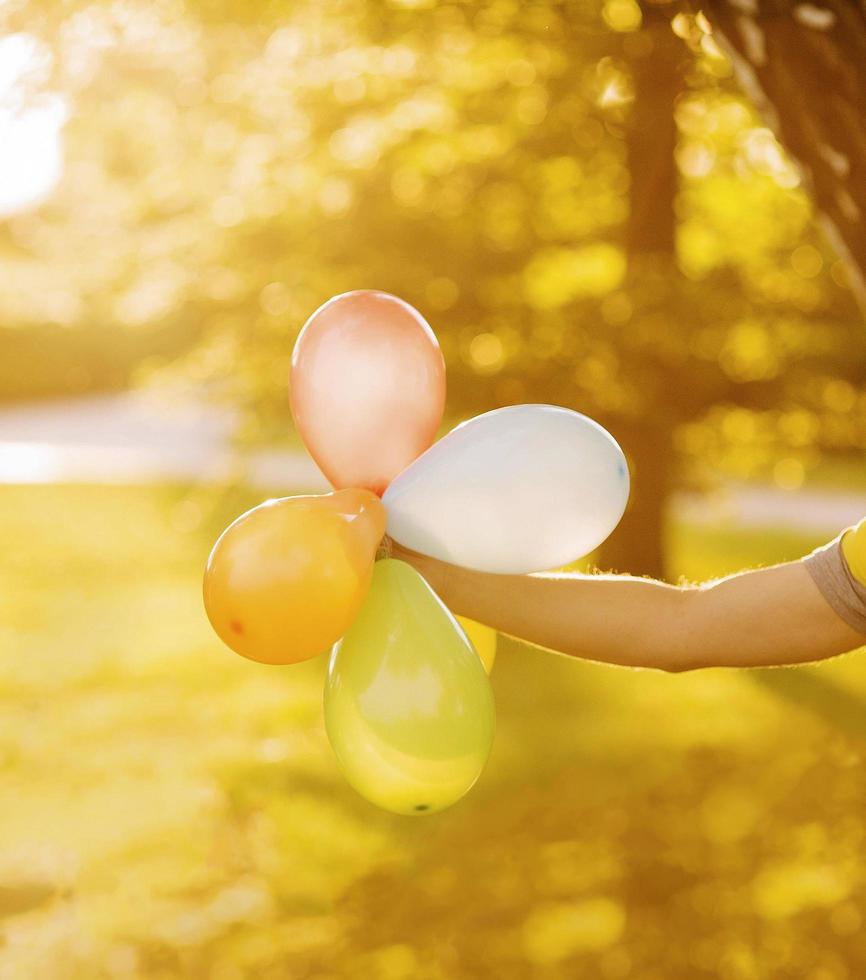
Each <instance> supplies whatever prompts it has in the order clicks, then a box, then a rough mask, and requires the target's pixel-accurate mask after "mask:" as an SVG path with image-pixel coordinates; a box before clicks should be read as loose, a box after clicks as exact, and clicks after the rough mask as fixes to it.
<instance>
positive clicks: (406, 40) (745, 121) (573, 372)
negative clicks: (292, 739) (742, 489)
mask: <svg viewBox="0 0 866 980" xmlns="http://www.w3.org/2000/svg"><path fill="white" fill-rule="evenodd" d="M7 7H8V8H9V9H8V10H7V9H6V8H4V10H3V11H0V21H3V18H5V24H6V25H8V27H9V28H10V29H16V28H17V29H19V30H28V31H31V32H33V33H34V34H39V35H40V36H41V37H42V38H43V39H44V44H45V45H46V46H47V48H48V50H49V51H50V52H51V54H52V55H53V57H54V71H53V75H52V77H51V79H50V81H49V82H48V83H46V84H48V85H50V86H53V87H54V88H55V89H56V90H57V91H58V92H60V93H62V94H63V96H64V97H65V98H66V99H67V100H68V104H69V112H70V121H69V123H68V125H67V128H66V133H67V139H66V144H67V147H66V148H67V175H68V176H67V180H66V181H64V182H63V183H61V185H60V187H59V188H58V191H57V193H56V194H55V195H54V196H53V197H52V198H51V199H50V200H49V201H48V202H46V204H45V205H44V207H43V208H41V209H39V210H37V211H34V212H32V213H27V214H23V215H20V216H17V217H14V218H12V219H11V220H10V221H8V222H7V223H6V228H5V237H4V238H3V239H2V241H0V246H2V248H3V249H4V251H3V255H2V260H3V261H5V262H7V263H8V264H9V265H8V269H7V271H8V272H9V273H10V275H8V276H7V280H8V281H13V280H14V281H20V282H25V283H40V284H45V287H44V288H43V289H24V290H22V292H21V297H20V303H18V305H17V306H10V305H8V304H9V300H8V295H6V296H4V297H3V298H2V299H0V306H2V304H7V305H5V306H2V308H0V313H3V315H4V317H5V319H6V320H7V321H11V320H12V319H13V317H14V318H15V321H16V322H17V323H19V324H20V325H21V326H25V325H26V324H28V323H30V324H41V325H42V326H45V327H50V329H53V330H67V331H68V330H76V329H81V330H86V329H88V325H89V324H92V323H99V324H110V325H114V326H115V327H116V329H117V330H118V331H135V332H138V333H139V334H143V333H145V332H147V331H150V330H155V329H157V328H160V329H162V330H164V329H165V328H166V327H167V326H171V327H172V329H176V330H178V331H187V332H188V333H189V334H190V335H193V336H194V337H195V344H194V347H193V349H192V351H191V352H190V354H189V356H188V357H187V358H186V360H185V362H184V364H183V367H184V369H185V371H186V376H187V377H188V378H191V379H193V380H194V382H195V383H198V382H201V381H206V382H219V383H221V384H222V385H225V386H227V389H228V392H229V394H230V396H231V397H233V398H235V399H236V400H238V401H239V402H241V403H242V404H245V405H247V406H248V407H249V408H250V413H251V419H253V420H254V421H255V423H256V425H257V429H255V430H254V435H255V436H257V437H259V438H269V437H271V436H273V435H275V434H280V433H285V432H287V431H288V429H289V426H290V420H289V418H288V411H287V404H286V398H285V377H286V366H287V362H288V357H289V353H290V349H291V345H292V342H293V339H294V336H295V333H296V331H297V330H298V329H299V328H300V326H301V324H302V323H303V321H304V320H305V319H306V317H307V316H308V315H309V314H310V313H311V312H312V310H313V309H315V308H316V306H318V305H319V303H321V302H322V301H324V300H325V299H327V298H328V297H329V296H330V295H332V294H334V293H337V292H342V291H345V290H347V289H353V288H358V287H377V288H382V289H388V290H390V291H392V292H395V293H398V294H399V295H401V296H404V297H405V298H406V299H407V300H409V301H410V302H412V303H414V304H415V305H416V306H418V307H419V308H420V309H421V310H422V311H423V312H424V313H425V314H426V315H427V317H428V318H429V319H430V321H431V323H432V325H433V326H434V328H435V329H436V331H437V333H438V335H439V337H440V339H441V342H442V345H443V349H444V352H445V355H446V358H447V361H448V369H449V402H448V407H449V414H450V417H451V420H452V421H453V420H456V419H457V418H459V417H460V416H466V415H469V414H473V413H475V412H479V411H484V410H486V409H489V408H491V407H494V406H497V405H504V404H510V403H514V402H522V401H548V402H555V403H559V404H563V405H569V406H572V407H574V408H577V409H579V410H581V411H584V412H586V413H587V414H589V415H591V416H594V417H597V418H599V419H601V420H602V421H603V422H604V423H605V424H606V425H607V426H608V427H609V428H610V430H611V431H612V432H613V433H614V435H615V436H617V437H618V438H619V439H620V440H621V441H622V442H623V444H624V445H625V447H626V449H627V451H628V452H629V455H630V456H631V458H632V461H633V463H634V469H635V474H634V475H635V479H634V496H633V506H632V512H631V513H630V515H629V517H628V518H627V520H626V522H625V524H624V525H623V528H622V531H621V532H620V533H619V534H618V535H617V537H616V538H614V539H612V540H611V542H610V543H609V547H608V549H607V551H606V554H604V555H603V556H602V558H601V561H602V563H603V564H605V565H607V566H612V567H616V568H619V569H620V570H628V571H635V572H650V573H654V574H658V573H660V572H661V571H662V569H663V558H664V555H663V552H664V514H665V510H666V506H667V501H668V497H669V494H670V492H671V491H672V490H673V489H674V488H675V487H676V486H678V485H680V484H681V483H682V481H683V480H684V479H689V480H695V479H698V478H702V477H703V476H705V475H706V473H707V472H708V471H714V472H717V473H718V472H720V471H724V472H727V473H729V474H735V475H739V476H747V475H752V474H754V473H755V472H758V471H761V469H762V468H763V471H764V472H766V469H767V467H768V465H769V466H770V468H772V466H774V465H775V464H777V463H779V462H783V463H784V464H785V467H784V468H783V470H780V471H779V474H780V479H783V480H784V482H785V483H786V485H793V484H794V483H795V482H796V480H797V479H798V478H799V479H801V478H802V470H803V467H804V466H806V465H808V464H809V463H810V461H812V460H813V459H814V458H815V457H816V456H817V454H818V453H819V452H820V451H824V450H839V451H844V450H846V449H850V448H851V447H855V446H862V445H866V400H864V397H863V396H861V394H860V392H859V391H858V390H857V388H856V387H855V384H854V382H855V381H856V379H857V378H858V377H860V376H862V372H863V370H864V368H863V364H864V360H863V345H862V343H860V341H859V338H860V336H861V333H860V330H861V328H860V325H859V322H858V320H857V318H856V316H855V314H854V311H853V309H852V306H851V300H850V295H849V293H848V292H847V291H846V290H845V289H844V288H843V286H842V285H841V282H842V278H841V276H840V275H839V270H838V268H837V263H836V262H835V259H834V256H833V255H832V254H831V253H830V251H829V250H828V249H827V248H826V247H825V246H824V245H823V244H822V243H821V241H820V240H819V238H818V236H817V234H816V229H815V226H814V221H813V215H812V212H811V209H810V205H809V201H808V198H807V197H806V195H805V194H804V193H803V190H802V188H801V187H800V186H799V178H798V177H797V174H796V172H795V171H794V169H793V168H792V167H791V165H790V162H789V161H788V159H787V158H786V157H785V154H784V152H783V151H782V149H781V147H780V145H779V143H778V141H777V140H776V139H775V138H774V137H773V135H772V133H771V132H770V131H769V130H768V129H767V128H766V127H765V126H764V125H762V123H761V122H760V120H759V119H758V118H757V116H756V114H755V112H754V110H753V108H752V107H750V106H749V105H748V104H747V103H746V102H745V101H744V100H743V98H742V96H741V95H740V93H739V92H738V91H737V90H736V88H735V86H734V85H733V83H732V81H731V79H730V65H729V63H728V62H727V60H726V59H725V58H724V56H723V55H722V54H721V52H720V51H719V50H718V47H717V46H716V45H715V43H714V41H713V35H711V34H710V33H709V25H708V24H707V23H706V21H705V20H704V19H702V18H700V17H697V16H696V17H690V16H686V15H685V14H682V15H679V16H678V17H675V18H674V19H673V21H672V22H670V21H668V20H667V19H665V18H664V17H662V16H661V15H659V14H657V13H655V12H654V10H650V9H649V8H648V9H646V10H644V11H643V12H642V11H641V10H640V8H639V7H638V5H637V3H636V2H635V0H599V2H597V3H596V2H586V3H577V2H561V0H547V2H542V0H539V2H536V3H532V4H518V3H510V2H497V3H482V4H460V3H438V4H403V3H400V2H397V0H394V2H392V3H389V4H387V5H383V4H374V3H370V2H369V0H351V2H347V3H345V4H341V5H339V6H333V5H321V4H317V3H315V2H313V0H304V2H299V3H294V4H292V5H284V4H281V3H276V2H268V3H261V4H256V3H245V4H241V3H239V2H231V0H225V2H222V3H219V4H212V3H200V4H194V3H189V4H187V6H186V7H183V8H181V7H179V6H178V5H176V4H171V3H166V4H144V3H134V2H133V3H129V4H123V5H114V4H110V5H109V4H101V3H96V2H92V0H91V2H85V0H77V2H72V0H70V2H69V3H66V4H62V5H58V4H50V3H44V2H36V0H30V2H29V3H28V2H24V0H22V2H21V3H19V4H16V5H7ZM13 7H14V10H13V9H12V8H13ZM671 27H673V28H674V30H671ZM683 38H685V39H686V40H687V41H688V42H689V44H684V43H682V39H683ZM85 204H86V205H87V206H85ZM97 231H98V233H97ZM82 257H85V258H86V259H87V261H82ZM13 274H14V275H13ZM52 318H57V321H58V322H56V323H51V320H52ZM798 474H799V476H798Z"/></svg>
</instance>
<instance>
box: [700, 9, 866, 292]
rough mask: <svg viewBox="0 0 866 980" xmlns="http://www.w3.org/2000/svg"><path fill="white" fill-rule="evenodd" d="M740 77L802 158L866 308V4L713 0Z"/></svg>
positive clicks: (719, 30)
mask: <svg viewBox="0 0 866 980" xmlns="http://www.w3.org/2000/svg"><path fill="white" fill-rule="evenodd" d="M705 9H706V11H707V14H708V16H709V19H710V21H711V23H712V25H713V28H714V30H715V32H716V35H717V36H718V37H719V39H720V40H721V41H722V43H723V44H724V46H725V49H726V50H727V51H728V53H729V54H730V56H731V60H732V62H733V65H734V70H735V73H736V77H737V81H738V83H739V84H740V86H741V87H742V89H743V91H744V92H745V93H746V94H747V95H748V97H749V98H750V99H751V100H752V101H753V103H754V104H755V105H756V106H757V107H758V108H759V109H760V110H761V111H762V114H763V115H764V117H765V118H766V119H767V121H768V123H769V124H770V126H771V127H772V128H773V129H774V130H775V131H776V134H777V136H778V137H779V139H780V140H781V142H782V143H783V144H784V146H785V148H786V149H787V150H788V152H789V153H790V154H791V156H793V157H794V158H795V159H796V160H797V161H798V162H799V163H800V165H801V167H802V169H803V171H804V173H805V175H806V177H807V179H808V182H809V187H810V192H811V194H812V196H813V198H814V200H815V204H816V206H817V209H818V211H819V213H820V215H821V217H822V220H823V224H824V228H825V231H826V232H827V233H828V234H829V235H830V237H831V240H832V242H833V245H834V247H835V248H836V249H837V250H838V251H839V252H840V253H842V254H844V255H845V257H846V258H847V260H848V262H849V264H850V285H851V288H852V290H853V292H854V293H855V295H856V296H857V298H858V300H859V302H860V303H861V305H862V306H863V307H864V309H866V221H864V218H866V135H864V122H866V7H864V6H863V4H862V3H859V2H857V0H821V4H820V5H814V4H810V3H796V2H792V0H770V2H767V0H750V2H749V3H733V2H731V0H708V3H707V4H706V5H705Z"/></svg>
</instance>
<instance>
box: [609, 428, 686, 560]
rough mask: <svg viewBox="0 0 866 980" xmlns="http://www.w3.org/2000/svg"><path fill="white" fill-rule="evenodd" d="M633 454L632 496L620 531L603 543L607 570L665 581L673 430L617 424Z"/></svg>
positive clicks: (624, 444) (626, 450)
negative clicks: (666, 531) (665, 551)
mask: <svg viewBox="0 0 866 980" xmlns="http://www.w3.org/2000/svg"><path fill="white" fill-rule="evenodd" d="M613 428H614V430H615V431H616V434H617V437H618V438H619V439H620V441H621V442H622V446H623V449H624V450H625V452H626V455H627V456H628V463H629V472H630V474H631V481H632V483H631V487H632V492H631V496H630V498H629V503H628V508H627V509H626V512H625V516H624V517H623V519H622V521H621V522H620V524H619V527H618V528H617V529H616V530H615V531H614V533H613V534H612V535H611V536H610V537H609V538H608V540H607V541H606V542H605V543H604V545H602V548H601V553H600V556H599V559H598V567H599V568H600V569H601V570H602V571H610V572H629V573H631V574H633V575H651V576H652V577H653V578H664V577H665V571H666V569H665V558H664V545H665V518H666V514H667V505H668V500H669V497H670V492H671V471H672V466H671V462H672V453H673V446H672V439H671V433H670V431H669V430H666V429H663V428H661V427H660V426H654V425H649V424H648V425H642V424H640V423H637V424H635V425H633V426H627V427H625V428H623V426H622V423H617V424H616V425H614V426H613Z"/></svg>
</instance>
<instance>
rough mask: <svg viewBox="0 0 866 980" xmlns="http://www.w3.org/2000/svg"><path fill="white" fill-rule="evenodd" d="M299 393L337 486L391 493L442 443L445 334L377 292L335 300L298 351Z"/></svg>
mask: <svg viewBox="0 0 866 980" xmlns="http://www.w3.org/2000/svg"><path fill="white" fill-rule="evenodd" d="M289 383H290V399H291V405H292V413H293V414H294V416H295V423H296V424H297V426H298V431H299V432H300V434H301V438H302V439H303V440H304V444H305V445H306V447H307V449H308V450H309V452H310V455H311V456H312V457H313V459H314V460H315V461H316V463H317V464H318V466H319V468H320V469H321V471H322V472H323V473H324V474H325V476H326V477H327V478H328V479H329V480H330V481H331V484H332V485H333V486H334V487H335V488H336V489H337V490H341V489H343V488H345V487H364V488H366V489H368V490H372V491H373V492H374V493H377V494H380V495H381V494H382V493H384V491H385V488H386V487H387V486H388V484H389V483H390V482H391V480H393V478H394V477H395V476H396V475H397V474H398V473H400V472H401V471H402V470H404V469H405V468H406V467H407V466H408V465H409V463H411V462H412V461H413V460H414V459H415V458H416V457H418V456H420V454H421V453H423V452H424V450H425V449H427V448H429V446H430V445H431V444H432V443H433V439H434V438H435V436H436V430H437V428H438V427H439V423H440V422H441V421H442V412H443V409H444V407H445V362H444V361H443V359H442V351H441V350H440V349H439V343H438V341H437V340H436V336H435V334H434V333H433V331H432V330H431V329H430V325H429V324H428V323H427V321H426V320H425V319H424V317H422V316H421V314H420V313H419V312H418V311H417V310H416V309H414V308H413V307H411V306H410V305H409V304H408V303H405V302H404V301H403V300H401V299H398V298H397V297H396V296H391V295H390V294H389V293H380V292H377V291H375V290H371V289H359V290H357V291H356V292H352V293H343V294H342V295H340V296H335V297H333V299H329V300H328V302H327V303H325V304H324V305H323V306H320V307H319V308H318V309H317V310H316V312H315V313H314V314H313V315H312V316H311V317H310V319H309V320H307V322H306V323H305V324H304V328H303V329H302V330H301V332H300V334H299V336H298V340H297V342H296V344H295V349H294V352H293V354H292V368H291V374H290V379H289Z"/></svg>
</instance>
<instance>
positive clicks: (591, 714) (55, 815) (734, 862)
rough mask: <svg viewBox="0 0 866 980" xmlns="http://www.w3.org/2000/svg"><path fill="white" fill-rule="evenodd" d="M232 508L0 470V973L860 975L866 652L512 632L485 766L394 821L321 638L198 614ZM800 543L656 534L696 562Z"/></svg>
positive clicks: (502, 659)
mask: <svg viewBox="0 0 866 980" xmlns="http://www.w3.org/2000/svg"><path fill="white" fill-rule="evenodd" d="M250 499H251V498H249V496H248V495H246V494H244V493H243V492H240V491H236V490H225V491H224V492H218V491H213V490H207V491H206V490H202V489H194V488H193V489H190V488H182V487H167V488H158V489H157V488H120V487H117V488H105V487H21V488H15V487H6V488H0V555H2V558H0V698H2V705H0V978H3V980H6V978H15V980H18V978H26V980H42V978H46V980H55V978H57V980H96V978H101V977H124V978H137V977H147V978H154V977H155V978H174V977H183V978H187V977H189V978H199V977H201V978H208V980H211V978H213V980H234V978H246V977H256V978H280V980H283V978H290V980H302V978H310V980H326V978H344V977H345V978H364V980H367V978H371V980H378V978H382V980H402V978H406V980H409V978H411V980H415V978H420V980H425V978H429V980H440V978H441V980H452V978H463V977H466V978H473V980H474V978H484V980H486V978H497V980H504V978H524V977H531V978H566V977H568V978H572V977H588V978H593V980H595V978H613V980H616V978H629V980H679V978H689V980H691V978H704V977H706V978H718V977H721V978H731V980H738V978H767V977H773V978H774V980H776V978H792V980H793V978H797V980H802V978H812V980H835V978H837V977H838V978H843V977H851V978H856V977H861V976H864V975H866V931H864V930H862V928H861V926H862V919H861V916H862V913H861V909H863V908H864V903H866V873H864V866H863V862H862V857H861V855H862V853H863V849H864V845H866V781H864V779H863V773H862V762H863V752H864V745H866V741H864V740H866V661H864V660H862V659H861V658H859V657H857V656H851V657H848V658H843V659H840V660H839V661H837V662H835V663H833V664H828V665H824V666H822V667H820V668H800V669H797V670H790V671H789V670H776V671H753V672H747V671H743V672H733V671H731V672H725V671H704V672H697V673H694V674H685V675H680V676H667V675H663V674H654V673H652V672H648V671H629V670H624V669H618V668H609V667H603V666H597V665H591V664H586V663H579V662H575V661H571V660H568V659H567V658H564V657H559V656H555V655H552V654H549V653H546V652H544V651H540V650H534V649H530V648H526V647H523V646H521V645H519V644H516V643H513V642H510V641H502V642H501V646H500V653H499V657H498V660H497V664H496V667H495V669H494V673H493V682H494V688H495V692H496V697H497V710H498V730H497V738H496V744H495V747H494V752H493V756H492V758H491V761H490V764H489V766H488V768H487V770H486V772H485V773H484V775H483V776H482V778H481V780H480V782H479V783H478V785H477V786H476V787H475V789H474V790H473V791H472V793H471V794H470V795H469V796H468V797H467V798H466V799H465V800H464V801H462V802H461V803H460V804H458V805H457V806H456V807H454V808H453V809H452V810H450V811H447V812H445V813H443V814H441V815H438V816H434V817H427V818H417V819H408V818H402V817H397V816H392V815H389V814H386V813H383V812H379V811H377V810H375V809H373V808H372V807H370V806H369V805H368V804H367V803H365V802H364V801H363V800H362V799H360V798H359V797H357V796H356V795H355V794H354V793H353V791H352V790H351V789H349V788H348V787H347V786H346V785H345V784H344V782H343V781H342V779H341V777H340V776H339V773H338V771H337V769H336V764H335V762H334V760H333V757H332V755H331V753H330V749H329V747H328V744H327V740H326V738H325V733H324V728H323V723H322V715H321V688H322V679H323V671H324V667H325V664H324V662H323V658H320V659H319V660H318V661H314V662H311V663H307V664H304V665H299V666H294V667H287V668H273V667H263V666H259V665H255V664H252V663H248V662H245V661H242V660H240V659H239V658H237V657H235V656H234V655H233V654H231V653H230V652H228V651H227V650H226V649H225V648H223V647H222V646H221V644H220V643H219V641H218V640H217V639H216V638H215V637H214V636H213V635H212V633H211V632H210V629H209V627H208V625H207V622H206V620H205V618H204V613H203V611H202V607H201V601H200V577H201V569H202V565H203V562H204V559H205V557H206V555H207V551H208V549H209V546H210V543H211V541H212V538H213V537H214V535H215V533H216V531H217V530H218V529H219V528H220V527H221V526H222V524H223V523H225V521H226V520H227V519H228V518H230V517H232V516H234V515H235V514H236V513H238V512H240V510H242V509H243V508H244V507H245V506H246V504H247V503H248V502H249V500H250ZM817 543H819V542H818V541H816V540H815V539H813V538H809V537H806V536H798V535H795V534H784V533H775V532H774V533H773V534H769V533H768V534H762V533H758V532H754V531H750V532H748V533H741V532H737V531H736V530H732V529H719V530H718V531H710V530H707V529H706V528H701V529H689V528H686V527H681V526H680V527H675V528H673V529H672V530H671V548H672V554H673V555H674V563H675V566H676V568H677V570H678V572H680V573H682V574H683V575H685V576H687V577H689V578H695V579H698V578H706V577H710V576H714V575H718V574H721V573H724V572H727V571H731V570H734V569H737V568H740V567H744V566H747V565H752V564H756V563H768V562H772V561H776V560H780V559H783V558H788V557H796V556H797V555H799V554H801V553H803V552H804V551H806V550H808V549H809V548H811V547H813V546H814V545H815V544H817Z"/></svg>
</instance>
